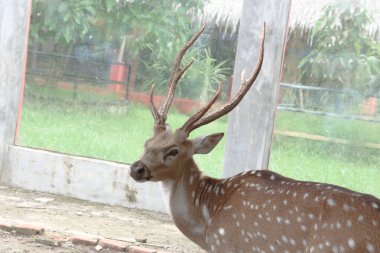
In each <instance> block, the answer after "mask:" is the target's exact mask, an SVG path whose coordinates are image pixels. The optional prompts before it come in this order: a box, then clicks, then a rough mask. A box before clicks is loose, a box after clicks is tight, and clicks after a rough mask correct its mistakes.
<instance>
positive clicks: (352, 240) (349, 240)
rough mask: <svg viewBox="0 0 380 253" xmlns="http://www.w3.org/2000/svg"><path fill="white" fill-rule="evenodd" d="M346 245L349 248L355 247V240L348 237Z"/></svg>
mask: <svg viewBox="0 0 380 253" xmlns="http://www.w3.org/2000/svg"><path fill="white" fill-rule="evenodd" d="M348 246H349V247H350V249H355V246H356V243H355V240H354V239H352V238H349V239H348Z"/></svg>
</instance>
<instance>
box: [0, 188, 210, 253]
mask: <svg viewBox="0 0 380 253" xmlns="http://www.w3.org/2000/svg"><path fill="white" fill-rule="evenodd" d="M0 222H15V223H27V224H33V225H40V226H43V227H45V228H46V233H47V234H49V233H53V234H58V235H60V236H63V237H70V236H72V235H78V234H86V235H94V236H96V237H100V238H108V239H115V240H120V241H126V242H131V241H134V240H135V239H136V238H137V239H147V242H146V244H141V246H144V247H150V248H157V249H161V250H165V251H168V252H194V253H197V252H204V251H202V250H201V249H200V248H199V247H198V246H197V245H195V244H193V243H192V242H190V241H189V240H188V239H187V238H186V237H185V236H183V235H182V234H181V233H180V232H179V230H178V229H177V228H176V227H175V225H174V224H173V222H172V221H171V220H170V217H169V216H168V215H165V214H160V213H155V212H146V211H141V210H134V209H128V208H123V207H118V206H109V205H102V204H98V203H92V202H89V201H83V200H78V199H74V198H69V197H63V196H58V195H52V194H46V193H39V192H32V191H26V190H21V189H15V188H9V187H6V186H0ZM0 252H1V253H2V252H4V253H5V252H6V253H8V252H9V253H13V252H15V253H16V252H17V253H19V252H20V253H21V252H42V253H44V252H62V253H67V252H98V251H96V250H95V248H93V247H84V246H81V247H79V246H75V245H72V244H71V243H69V242H68V243H64V244H63V245H62V246H61V247H51V246H46V245H43V244H39V243H37V242H35V238H33V237H24V236H20V235H15V234H11V233H7V232H4V231H1V230H0ZM100 252H112V251H107V250H101V251H100Z"/></svg>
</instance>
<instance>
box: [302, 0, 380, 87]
mask: <svg viewBox="0 0 380 253" xmlns="http://www.w3.org/2000/svg"><path fill="white" fill-rule="evenodd" d="M371 22H373V19H372V17H371V13H370V12H369V11H368V10H366V9H364V8H363V7H362V6H361V5H360V1H358V2H355V3H353V2H352V1H347V2H346V1H338V2H336V3H334V4H331V5H327V6H326V7H325V8H324V10H323V15H322V16H321V17H320V19H319V20H318V21H317V22H316V24H315V26H314V27H313V28H312V31H311V37H310V41H311V43H312V47H313V49H312V51H311V52H310V53H309V54H308V55H307V56H306V57H305V58H304V59H303V60H302V61H301V62H300V64H299V65H298V67H299V68H301V70H302V75H301V79H302V80H301V81H302V82H304V83H312V84H314V85H320V86H325V87H332V86H333V87H335V88H354V89H358V90H361V91H363V92H365V93H369V94H373V93H375V92H377V91H378V90H377V89H378V87H375V86H374V84H373V81H372V80H373V79H374V78H375V77H376V76H378V73H379V72H380V53H379V46H380V44H379V42H377V41H375V40H374V39H373V38H372V37H371V36H370V35H369V34H368V30H367V29H366V28H367V27H368V26H369V25H370V24H371Z"/></svg>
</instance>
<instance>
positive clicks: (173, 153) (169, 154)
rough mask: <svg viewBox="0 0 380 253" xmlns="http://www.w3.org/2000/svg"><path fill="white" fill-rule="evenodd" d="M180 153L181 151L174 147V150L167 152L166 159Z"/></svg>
mask: <svg viewBox="0 0 380 253" xmlns="http://www.w3.org/2000/svg"><path fill="white" fill-rule="evenodd" d="M178 153H179V151H178V149H172V150H170V152H169V153H167V154H166V155H165V157H164V159H166V158H167V157H168V156H176V155H178Z"/></svg>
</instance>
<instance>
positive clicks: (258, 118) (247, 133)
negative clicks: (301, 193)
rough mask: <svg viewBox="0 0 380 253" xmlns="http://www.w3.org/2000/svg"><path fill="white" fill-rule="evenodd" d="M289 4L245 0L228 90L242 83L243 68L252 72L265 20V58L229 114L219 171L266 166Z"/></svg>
mask: <svg viewBox="0 0 380 253" xmlns="http://www.w3.org/2000/svg"><path fill="white" fill-rule="evenodd" d="M290 4H291V0H270V1H262V0H244V3H243V10H242V16H241V19H240V29H239V37H238V46H237V52H236V59H235V70H234V81H233V85H232V93H233V94H235V93H236V92H237V90H238V89H239V87H240V78H241V73H242V70H243V69H245V73H246V74H245V76H246V77H248V76H249V75H250V74H252V72H253V69H254V67H255V65H256V61H257V56H258V49H259V47H260V33H261V30H262V27H263V24H264V22H265V23H266V39H265V53H264V62H263V66H262V69H261V73H260V75H259V76H258V78H257V79H256V82H255V84H254V85H253V87H252V88H251V90H250V91H249V92H248V94H247V95H246V96H245V98H244V99H243V101H242V102H241V103H240V104H239V106H238V107H237V108H235V110H234V111H233V112H232V113H231V114H230V115H229V117H228V130H227V141H226V148H225V159H224V171H223V176H231V175H234V174H236V173H239V172H241V171H244V170H252V169H253V170H255V169H268V163H269V155H270V150H271V142H272V132H273V125H274V116H275V112H276V104H277V93H278V90H279V85H280V77H281V69H282V62H283V57H284V48H285V42H286V35H287V26H288V18H289V11H290Z"/></svg>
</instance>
